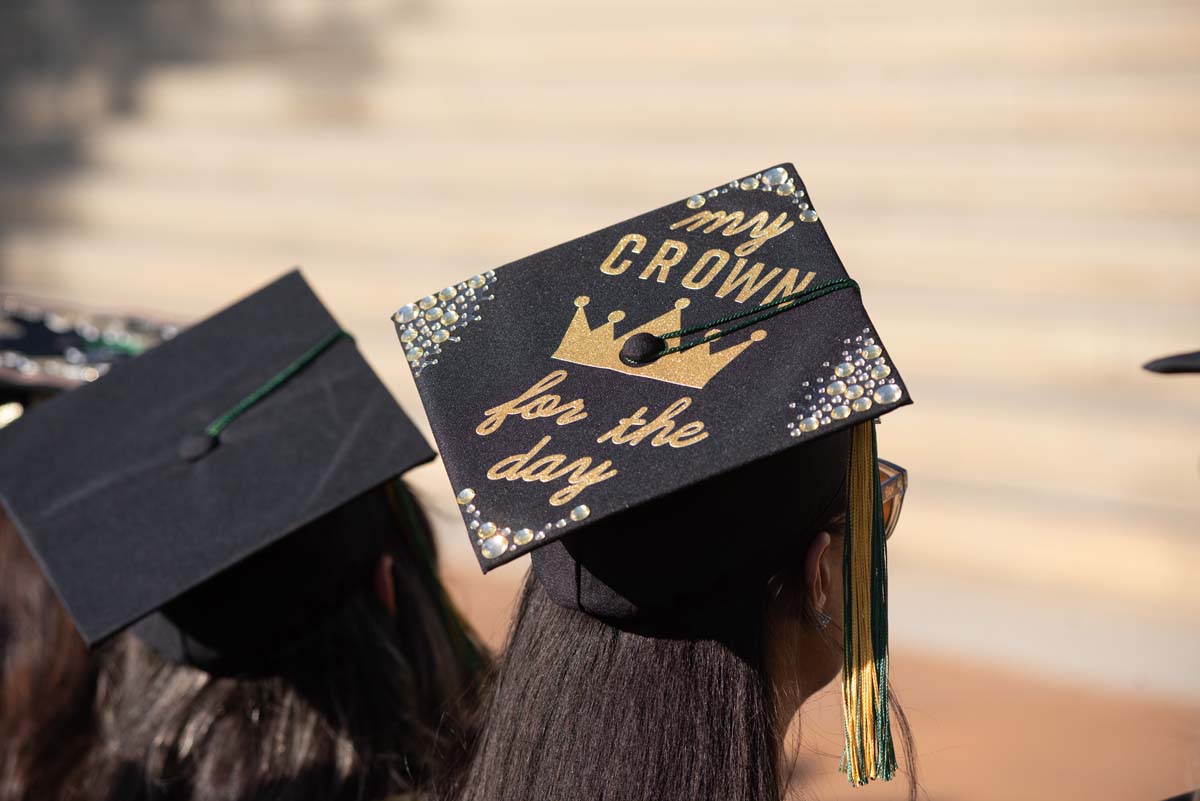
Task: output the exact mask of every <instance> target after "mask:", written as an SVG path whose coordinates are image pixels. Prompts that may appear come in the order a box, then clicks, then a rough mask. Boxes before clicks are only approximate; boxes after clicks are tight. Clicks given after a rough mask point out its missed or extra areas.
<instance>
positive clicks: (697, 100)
mask: <svg viewBox="0 0 1200 801" xmlns="http://www.w3.org/2000/svg"><path fill="white" fill-rule="evenodd" d="M795 58H796V60H795V64H790V65H789V66H788V68H787V69H786V70H782V71H781V72H780V73H778V74H772V75H767V76H764V77H763V78H762V79H761V80H759V81H756V82H753V83H750V84H747V82H746V80H745V76H744V75H741V74H738V73H736V72H732V71H730V72H726V71H721V72H719V73H718V74H717V76H716V77H714V78H713V79H711V80H709V81H706V82H704V83H697V82H682V81H673V80H670V79H661V78H657V77H656V76H654V75H653V74H648V75H646V76H645V78H644V79H643V81H642V82H641V85H640V91H638V92H636V93H631V92H630V91H629V88H628V83H627V81H625V80H623V79H619V78H618V79H609V78H607V77H606V76H604V75H603V74H602V73H601V74H598V75H596V76H593V77H591V78H590V79H586V80H585V79H584V78H582V77H581V76H569V77H561V78H560V75H561V73H558V72H554V71H551V72H547V73H545V74H544V75H541V76H538V78H539V81H538V82H536V83H534V82H529V81H526V82H522V83H514V82H512V81H510V80H507V79H505V78H504V77H503V76H497V77H494V78H492V77H491V76H488V75H482V76H475V77H474V78H472V79H470V80H455V79H453V78H451V77H450V76H445V75H440V74H438V73H436V72H433V71H430V72H429V73H428V74H426V73H423V72H421V71H420V70H414V71H412V72H410V73H407V74H403V75H400V74H395V75H393V74H391V73H384V74H381V75H379V76H378V77H377V79H375V80H365V79H364V80H362V81H361V82H353V81H352V82H338V81H336V80H334V79H330V80H329V81H318V80H316V79H315V78H314V77H313V76H311V75H307V74H292V75H288V74H287V73H286V72H285V73H280V72H277V71H274V70H271V69H267V68H260V67H255V66H254V65H234V66H227V67H220V68H207V69H203V70H198V69H191V68H178V69H174V70H169V71H167V70H164V71H163V72H161V73H159V74H157V75H155V76H154V77H153V78H152V79H151V80H149V81H148V82H147V84H146V86H145V88H144V91H143V101H144V104H145V105H144V109H145V112H146V113H147V114H148V115H150V116H152V117H155V118H158V119H159V120H164V121H170V122H173V123H175V124H190V125H209V124H215V123H222V124H225V123H232V124H248V123H251V122H255V123H257V122H271V121H274V122H312V121H313V120H314V119H315V120H322V119H326V118H327V117H329V115H328V114H327V113H326V112H321V111H318V110H317V109H318V107H320V105H321V104H320V103H318V102H316V101H319V100H324V101H326V102H331V101H333V100H336V104H335V105H336V106H337V110H336V112H334V114H333V117H332V118H333V119H337V120H339V121H343V122H344V121H354V122H358V123H359V124H368V123H369V124H372V125H385V126H393V125H403V126H404V127H405V129H406V130H408V131H417V132H429V131H445V130H454V129H456V128H460V127H462V126H466V127H467V128H470V129H475V130H486V131H488V132H489V135H490V136H492V137H509V138H528V137H533V138H535V139H553V138H557V137H560V136H563V135H564V134H566V133H567V132H570V134H571V135H572V136H574V137H575V138H576V140H577V141H582V142H590V141H604V140H606V139H609V138H611V137H613V136H621V137H627V136H630V135H636V136H637V137H638V138H639V139H641V140H643V141H662V140H666V141H674V140H677V139H678V138H679V136H680V131H679V128H678V126H679V122H680V120H682V119H691V118H692V115H693V114H694V111H695V109H697V108H704V107H706V106H710V105H712V103H713V99H714V98H719V97H725V98H729V97H737V98H738V104H737V107H736V109H734V110H731V111H730V112H728V113H717V114H714V115H713V116H712V117H711V118H710V119H709V120H707V121H706V125H705V132H704V133H705V137H706V138H707V139H717V140H719V139H721V138H725V137H731V138H732V137H740V138H743V140H744V141H755V137H757V136H758V135H759V133H760V131H761V128H762V119H761V116H762V115H764V114H765V115H768V116H770V117H772V118H777V119H779V120H780V126H781V127H784V126H787V125H789V124H790V125H791V126H792V129H791V130H792V133H793V136H794V137H800V141H803V136H804V132H805V129H806V124H805V120H807V119H819V120H820V121H821V125H820V127H821V129H822V131H823V132H824V134H825V135H826V136H837V137H844V138H845V139H846V140H847V141H859V142H861V141H870V140H873V139H877V138H880V137H881V136H884V134H883V133H882V132H886V138H885V139H884V140H883V141H887V142H895V141H904V140H914V139H915V140H927V139H928V138H930V137H935V136H936V138H938V139H939V141H964V140H965V141H971V142H978V143H985V144H986V143H992V142H1012V141H1015V140H1026V139H1031V140H1033V141H1063V140H1073V139H1083V140H1085V141H1088V142H1093V143H1094V142H1128V141H1129V140H1131V139H1137V140H1141V141H1145V142H1150V141H1153V142H1157V143H1162V144H1168V143H1188V142H1194V141H1196V139H1197V138H1200V110H1197V109H1196V108H1195V107H1194V104H1192V103H1191V102H1190V100H1191V99H1192V98H1193V97H1195V95H1196V93H1197V92H1198V91H1200V78H1196V77H1195V76H1191V75H1188V76H1156V77H1153V78H1146V79H1141V78H1135V77H1130V76H1116V77H1113V76H1103V77H1099V76H1080V77H1070V76H1068V77H1050V78H1044V79H1041V78H1034V77H1029V78H1022V77H1019V76H1013V77H996V78H983V79H979V78H971V77H951V78H948V79H945V80H942V81H939V82H937V83H936V84H934V83H931V82H929V81H926V80H922V79H910V78H904V77H895V78H888V77H878V76H873V77H866V78H853V77H850V78H845V79H840V80H836V81H830V80H823V81H815V82H814V81H808V80H806V78H805V73H804V70H803V63H802V57H800V56H796V57H795ZM617 108H619V109H621V110H622V111H621V113H620V114H614V113H613V111H612V110H613V109H617ZM759 109H761V110H762V111H758V110H759ZM788 109H791V112H789V111H788ZM789 117H791V119H789Z"/></svg>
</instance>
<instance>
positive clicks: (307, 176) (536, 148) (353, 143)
mask: <svg viewBox="0 0 1200 801" xmlns="http://www.w3.org/2000/svg"><path fill="white" fill-rule="evenodd" d="M785 149H786V148H784V147H776V146H765V145H762V144H760V145H759V146H758V147H757V148H756V150H757V151H759V152H762V153H763V154H764V158H769V157H770V155H771V154H773V153H775V152H782V151H784V150H785ZM729 150H730V151H733V150H734V149H733V148H730V149H729ZM1193 151H1194V148H1191V147H1165V148H1161V149H1156V150H1153V151H1147V150H1146V149H1144V148H1140V147H1132V146H1124V145H1113V146H1109V147H1080V146H1064V145H1057V144H1046V145H1041V146H1034V147H1028V146H1024V147H1016V146H1013V145H992V146H978V147H969V148H967V147H964V148H960V149H958V150H957V152H956V151H955V150H954V149H947V148H932V147H929V146H928V145H917V144H908V145H897V146H893V147H887V146H883V147H879V148H873V149H872V150H870V151H869V152H865V153H864V151H863V150H862V149H861V148H857V147H847V146H845V145H844V144H842V143H822V144H819V145H818V144H817V143H814V142H811V141H810V142H806V143H805V147H804V148H802V153H801V152H798V153H797V154H796V156H797V157H799V156H800V155H802V154H809V155H810V156H811V157H813V158H814V159H815V160H816V161H817V167H818V168H819V170H820V172H821V173H824V174H828V175H831V176H837V180H836V181H830V182H828V185H819V184H815V183H810V187H809V188H810V189H811V190H812V191H814V192H816V193H817V194H818V196H819V197H820V199H821V201H822V203H823V204H827V203H835V204H836V203H845V204H847V205H849V204H850V203H853V205H854V206H855V207H856V208H860V209H861V208H866V209H872V208H876V209H915V208H920V209H923V210H931V211H944V210H955V211H961V210H966V209H975V210H978V211H980V212H983V213H990V212H995V211H1004V212H1006V213H1007V212H1009V211H1011V210H1012V208H1013V207H1014V206H1018V207H1019V208H1020V209H1021V210H1023V211H1026V212H1030V213H1034V212H1038V211H1045V212H1051V211H1053V212H1054V213H1057V214H1071V213H1076V214H1084V213H1095V214H1102V215H1104V216H1108V217H1111V216H1120V217H1123V216H1125V215H1129V214H1134V215H1159V216H1167V217H1171V216H1194V215H1196V214H1197V213H1198V212H1200V163H1197V162H1196V160H1195V159H1193V158H1192V157H1191V156H1192V154H1193ZM755 155H756V154H755V153H753V152H744V149H742V151H741V152H737V153H735V152H729V153H714V152H713V148H711V147H706V146H703V145H700V144H698V143H697V144H683V145H681V146H670V147H668V146H660V147H651V148H642V149H639V151H638V152H637V153H631V152H630V151H629V150H628V149H627V148H624V147H621V146H620V145H618V144H617V143H616V142H607V143H601V144H597V145H596V146H595V147H592V148H581V147H579V146H574V145H564V144H562V143H529V142H520V141H502V142H485V143H482V144H480V143H479V142H477V141H472V140H469V139H462V138H459V139H448V138H447V137H418V136H413V135H411V134H406V133H400V132H389V131H378V130H374V129H368V130H362V129H357V128H349V129H341V130H329V129H311V128H303V129H300V130H295V129H293V130H290V131H284V130H281V129H279V128H276V127H275V126H270V127H268V128H267V129H265V130H263V129H257V128H254V127H247V128H245V129H242V130H237V129H234V130H230V129H228V128H197V127H192V126H186V127H184V126H171V125H154V124H139V125H128V126H124V127H114V128H113V129H111V130H108V131H105V132H104V133H102V134H101V135H99V136H98V137H97V138H96V139H95V140H94V141H93V142H92V143H91V144H90V146H89V158H90V159H91V161H92V163H93V164H94V166H93V168H92V172H93V173H94V174H96V175H97V177H98V178H107V179H108V180H111V181H113V182H121V183H124V182H129V183H149V182H158V183H162V184H169V185H171V186H172V187H173V188H175V189H176V190H178V191H180V192H183V191H185V190H186V188H187V187H189V186H199V187H201V189H202V190H204V191H212V189H213V188H214V186H225V187H227V188H228V189H229V190H230V191H236V190H237V189H238V188H239V187H273V188H276V189H278V190H281V191H288V192H289V193H296V194H302V193H319V194H329V195H335V194H340V193H343V192H347V191H355V192H368V193H379V196H380V197H388V196H389V195H390V196H393V197H394V196H399V195H402V194H405V193H413V194H419V195H421V196H422V197H429V198H434V199H437V200H440V201H445V202H451V201H453V202H458V201H461V200H462V199H463V198H469V197H472V196H473V197H476V198H483V197H486V198H488V199H489V200H490V201H491V202H492V203H494V204H497V205H499V206H501V207H505V208H507V207H509V206H510V205H511V204H513V203H515V202H516V201H517V200H518V199H520V200H521V201H522V203H527V202H528V198H529V197H530V196H531V195H532V196H533V197H534V198H535V199H536V198H538V197H543V196H544V197H546V198H547V200H548V201H549V202H559V200H558V199H560V198H561V197H562V196H563V195H568V194H573V195H576V196H578V197H580V198H582V199H584V200H585V201H586V200H587V199H604V200H606V201H612V202H618V201H624V202H628V203H631V202H632V201H633V200H635V199H637V198H636V193H635V192H631V186H630V183H631V178H632V177H634V176H639V175H646V174H649V173H651V172H652V173H653V174H654V175H655V176H656V183H661V184H662V185H676V186H682V187H687V186H690V185H693V184H696V182H697V181H698V180H699V181H707V182H713V181H715V180H722V179H725V178H728V177H733V176H732V175H726V174H724V173H717V172H716V171H715V170H716V169H717V167H716V166H715V165H714V162H715V163H716V164H718V165H719V164H720V163H721V161H722V160H723V159H724V160H730V161H732V160H734V159H735V158H737V157H739V156H740V158H741V159H742V160H745V159H748V158H754V157H755ZM756 163H757V162H755V163H749V162H746V163H744V164H743V166H742V167H741V169H742V170H749V169H753V168H754V167H755V164H756ZM766 163H767V162H766V161H762V162H761V166H765V165H766ZM797 168H798V169H800V170H801V172H802V174H806V175H807V173H806V172H805V170H806V165H805V164H802V163H801V164H798V165H797ZM697 176H699V178H697ZM2 186H3V185H2V184H0V193H2V192H4V190H3V188H2ZM703 186H704V184H696V189H700V188H701V187H703ZM641 191H644V190H641ZM631 195H633V197H631ZM651 202H652V203H661V202H667V199H666V198H658V199H657V200H655V201H651ZM630 208H633V206H630ZM18 213H19V211H18Z"/></svg>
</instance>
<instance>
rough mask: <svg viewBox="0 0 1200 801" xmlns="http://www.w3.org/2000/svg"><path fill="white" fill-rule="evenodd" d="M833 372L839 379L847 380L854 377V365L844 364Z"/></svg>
mask: <svg viewBox="0 0 1200 801" xmlns="http://www.w3.org/2000/svg"><path fill="white" fill-rule="evenodd" d="M833 372H834V374H836V375H837V377H838V378H845V377H846V376H850V375H854V365H853V364H851V363H850V362H842V363H841V364H839V365H838V366H837V367H836V368H834V371H833Z"/></svg>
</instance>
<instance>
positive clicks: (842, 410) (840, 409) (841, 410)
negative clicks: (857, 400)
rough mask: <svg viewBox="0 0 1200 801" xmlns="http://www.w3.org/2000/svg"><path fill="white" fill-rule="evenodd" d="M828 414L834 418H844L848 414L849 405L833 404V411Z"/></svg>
mask: <svg viewBox="0 0 1200 801" xmlns="http://www.w3.org/2000/svg"><path fill="white" fill-rule="evenodd" d="M829 416H830V417H832V418H833V419H834V420H845V419H846V418H847V417H849V416H850V407H849V406H834V407H833V411H832V412H830V413H829Z"/></svg>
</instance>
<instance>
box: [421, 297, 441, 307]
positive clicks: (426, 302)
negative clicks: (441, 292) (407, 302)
mask: <svg viewBox="0 0 1200 801" xmlns="http://www.w3.org/2000/svg"><path fill="white" fill-rule="evenodd" d="M417 305H418V306H420V307H421V308H422V309H432V308H433V307H434V306H436V305H437V298H435V297H434V296H433V295H426V296H425V297H423V298H421V299H420V300H418V301H417Z"/></svg>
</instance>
